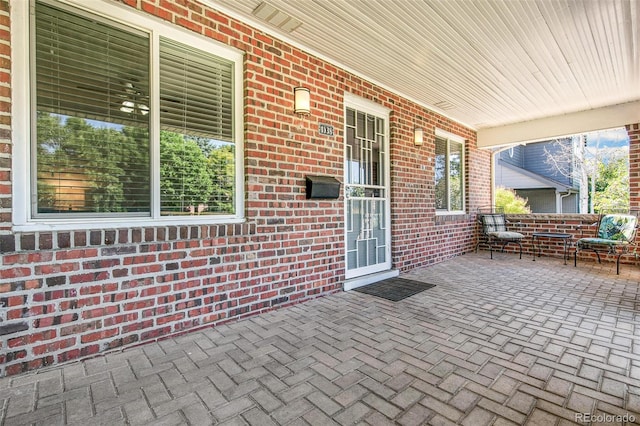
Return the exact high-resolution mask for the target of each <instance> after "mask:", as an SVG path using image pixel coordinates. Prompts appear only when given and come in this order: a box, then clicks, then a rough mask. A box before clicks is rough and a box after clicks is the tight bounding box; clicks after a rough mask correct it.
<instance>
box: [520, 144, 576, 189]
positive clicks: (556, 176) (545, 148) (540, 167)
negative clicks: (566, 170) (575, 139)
mask: <svg viewBox="0 0 640 426" xmlns="http://www.w3.org/2000/svg"><path fill="white" fill-rule="evenodd" d="M566 143H569V144H570V143H571V140H570V139H569V140H563V144H566ZM546 152H549V153H550V154H551V155H552V156H554V155H556V156H557V155H558V154H559V153H560V148H559V147H558V146H557V145H556V144H555V143H554V142H547V143H532V144H529V145H526V146H525V155H524V162H523V166H522V167H523V168H524V169H527V170H529V171H531V172H533V173H536V174H539V175H541V176H544V177H547V178H550V179H553V180H555V181H557V182H560V183H563V184H565V185H569V186H570V185H571V178H570V177H567V176H565V175H563V174H562V173H560V172H559V171H558V170H557V169H556V168H554V166H553V165H551V164H548V163H547V154H546Z"/></svg>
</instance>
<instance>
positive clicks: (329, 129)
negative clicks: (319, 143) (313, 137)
mask: <svg viewBox="0 0 640 426" xmlns="http://www.w3.org/2000/svg"><path fill="white" fill-rule="evenodd" d="M318 133H319V134H321V135H325V136H333V135H334V130H333V126H330V125H328V124H318Z"/></svg>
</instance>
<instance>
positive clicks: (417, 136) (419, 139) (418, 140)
mask: <svg viewBox="0 0 640 426" xmlns="http://www.w3.org/2000/svg"><path fill="white" fill-rule="evenodd" d="M423 143H424V130H423V129H422V128H421V127H416V128H415V129H413V144H414V145H415V146H420V145H422V144H423Z"/></svg>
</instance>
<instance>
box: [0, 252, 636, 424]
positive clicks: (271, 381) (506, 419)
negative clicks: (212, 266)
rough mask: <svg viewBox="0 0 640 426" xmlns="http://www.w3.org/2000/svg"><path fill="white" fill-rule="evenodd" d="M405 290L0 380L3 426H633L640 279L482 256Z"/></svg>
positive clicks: (325, 302) (608, 270) (307, 306)
mask: <svg viewBox="0 0 640 426" xmlns="http://www.w3.org/2000/svg"><path fill="white" fill-rule="evenodd" d="M403 277H405V278H410V279H414V280H421V281H424V282H427V283H432V284H436V287H435V288H432V289H429V290H426V291H424V292H422V293H419V294H417V295H415V296H412V297H410V298H408V299H405V300H402V301H400V302H390V301H387V300H384V299H380V298H377V297H375V296H370V295H366V294H361V293H358V292H353V291H352V292H346V293H344V292H343V293H338V294H334V295H331V296H326V297H322V298H318V299H315V300H312V301H309V302H306V303H303V304H299V305H296V306H293V307H289V308H284V309H281V310H278V311H273V312H269V313H266V314H262V315H258V316H254V317H251V318H247V319H244V320H241V321H237V322H234V323H230V324H228V325H223V326H219V327H216V328H210V329H206V330H201V331H196V332H192V333H189V334H186V335H182V336H179V337H176V338H172V339H166V340H162V341H159V342H157V343H150V344H147V345H143V346H139V347H135V348H130V349H125V350H123V351H121V352H116V353H110V354H108V355H106V356H100V357H97V358H93V359H90V360H87V361H84V362H76V363H73V364H67V365H64V366H61V367H57V368H51V369H46V370H40V371H39V372H37V373H29V374H24V375H21V376H16V377H8V378H3V379H0V423H4V424H6V425H18V424H45V425H53V424H84V425H97V424H106V425H117V424H153V425H174V424H175V425H177V424H193V425H208V424H225V425H245V424H250V425H272V424H275V425H284V424H287V425H306V424H311V425H330V424H340V425H347V424H371V425H385V424H402V425H421V424H433V425H446V424H463V425H474V426H475V425H490V424H492V425H508V424H531V425H554V424H556V425H564V424H575V423H577V424H603V423H606V424H625V423H624V421H628V422H629V424H631V423H633V422H634V421H635V423H636V424H637V423H638V422H640V296H639V293H640V284H638V283H639V282H640V268H639V267H638V266H637V265H636V266H634V265H623V266H622V268H621V274H620V276H616V275H615V264H612V263H606V264H604V265H603V266H598V265H596V264H593V263H591V262H585V261H582V262H580V265H579V267H578V268H574V267H573V265H572V264H570V265H566V266H565V265H563V264H562V261H561V260H559V259H547V258H540V259H537V260H536V262H532V261H531V258H523V259H522V260H518V258H517V256H514V255H510V254H502V253H498V254H497V255H496V254H494V260H490V259H489V256H488V253H483V252H481V253H478V254H468V255H465V256H461V257H458V258H455V259H452V260H450V261H447V262H444V263H441V264H438V265H434V266H431V267H428V268H423V269H420V270H417V271H413V272H412V273H410V274H407V275H403ZM588 416H591V418H589V417H588Z"/></svg>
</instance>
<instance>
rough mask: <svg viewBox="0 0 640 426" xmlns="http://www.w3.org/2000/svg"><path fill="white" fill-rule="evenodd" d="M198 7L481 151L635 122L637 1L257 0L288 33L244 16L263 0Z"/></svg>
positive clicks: (638, 101)
mask: <svg viewBox="0 0 640 426" xmlns="http://www.w3.org/2000/svg"><path fill="white" fill-rule="evenodd" d="M201 1H203V2H204V3H207V4H209V5H211V6H212V7H214V8H216V9H218V10H220V11H221V12H223V13H227V14H229V15H232V16H234V17H236V18H239V19H242V20H243V21H245V22H249V23H250V24H252V25H254V26H256V27H258V28H260V29H262V30H263V31H265V32H268V33H270V34H272V35H274V36H277V37H278V38H281V39H283V40H284V41H287V42H290V43H292V44H294V45H296V46H297V47H300V48H303V49H305V50H307V51H309V52H310V53H312V54H316V55H318V56H320V57H322V58H324V59H326V60H329V61H331V62H332V63H334V64H336V65H339V66H341V67H344V68H346V69H347V70H350V71H352V72H355V73H356V74H358V75H360V76H362V77H365V78H367V79H369V80H371V81H373V82H374V83H377V84H379V85H381V86H383V87H386V88H389V89H391V90H393V91H395V92H397V93H399V94H402V95H404V96H406V97H407V98H409V99H411V100H414V101H416V102H418V103H419V104H421V105H424V106H426V107H428V108H429V109H431V110H434V111H437V112H439V113H442V114H444V115H446V116H448V117H450V118H452V119H454V120H456V121H458V122H460V123H462V124H465V125H467V126H469V127H471V128H473V129H476V130H478V140H479V145H481V146H487V147H488V146H495V145H501V144H506V143H509V142H515V141H516V140H515V139H520V140H521V141H524V140H536V139H541V138H544V137H547V136H549V133H553V135H555V136H559V135H564V134H570V133H576V129H578V128H579V129H582V131H589V130H598V128H607V127H615V126H620V125H623V124H627V123H629V121H628V120H630V119H631V120H633V119H635V121H632V122H638V121H640V53H639V49H638V44H639V43H640V31H639V29H638V25H639V24H640V19H639V18H640V2H638V1H637V0H512V1H508V0H268V2H267V3H268V5H269V6H271V7H272V8H274V9H276V10H277V11H279V12H280V13H282V14H284V15H289V16H290V17H292V18H294V19H295V20H297V21H299V23H300V25H299V26H298V27H297V28H295V29H293V30H292V31H289V30H290V29H291V27H293V26H295V25H290V24H291V22H293V23H296V22H295V21H291V22H289V25H284V28H279V27H277V26H276V25H274V24H277V23H278V22H275V23H274V22H271V23H270V22H268V21H266V20H265V19H263V18H261V17H259V16H256V14H254V13H253V12H254V11H255V10H256V9H257V8H259V6H260V5H261V4H262V3H263V0H201ZM282 16H283V15H278V17H277V19H276V20H278V19H281V18H282ZM610 108H614V110H610ZM601 113H602V114H601ZM583 114H584V115H583ZM594 116H595V117H599V119H598V120H596V121H595V122H594V120H593V117H594ZM603 118H606V119H603ZM547 120H551V121H547ZM567 121H568V123H567ZM623 121H626V123H625V122H623ZM550 127H552V128H553V131H550V130H549V128H550ZM545 128H547V132H546V133H545V132H540V130H542V129H545ZM553 135H552V136H553Z"/></svg>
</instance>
